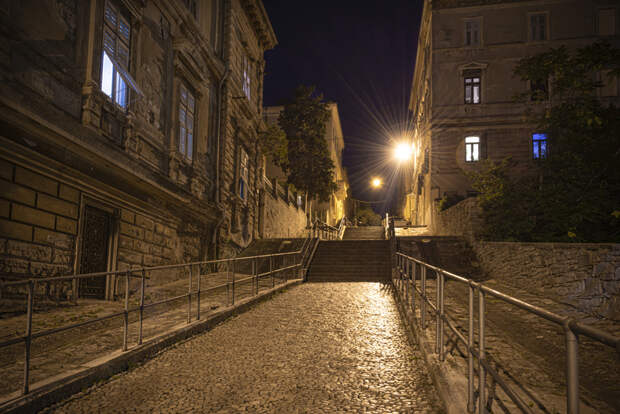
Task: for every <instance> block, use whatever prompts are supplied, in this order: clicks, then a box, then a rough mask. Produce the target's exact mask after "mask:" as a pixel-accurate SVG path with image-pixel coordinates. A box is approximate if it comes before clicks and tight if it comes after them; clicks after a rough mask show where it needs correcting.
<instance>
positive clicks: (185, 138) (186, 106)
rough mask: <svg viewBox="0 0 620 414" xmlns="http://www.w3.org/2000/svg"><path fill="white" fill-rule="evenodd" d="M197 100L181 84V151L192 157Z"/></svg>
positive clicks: (188, 157)
mask: <svg viewBox="0 0 620 414" xmlns="http://www.w3.org/2000/svg"><path fill="white" fill-rule="evenodd" d="M195 108H196V100H195V99H194V95H192V93H191V92H190V91H189V90H187V88H186V87H185V85H183V84H181V89H180V97H179V152H180V153H181V154H183V155H184V156H185V157H186V158H187V159H190V160H191V159H192V156H193V151H194V119H195Z"/></svg>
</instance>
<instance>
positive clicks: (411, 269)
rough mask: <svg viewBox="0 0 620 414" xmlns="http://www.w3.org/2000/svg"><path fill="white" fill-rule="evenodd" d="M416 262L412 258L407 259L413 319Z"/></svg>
mask: <svg viewBox="0 0 620 414" xmlns="http://www.w3.org/2000/svg"><path fill="white" fill-rule="evenodd" d="M416 267H417V266H416V263H415V262H414V261H412V260H410V261H409V274H410V275H411V312H412V314H413V318H414V319H415V279H416V273H417V268H416Z"/></svg>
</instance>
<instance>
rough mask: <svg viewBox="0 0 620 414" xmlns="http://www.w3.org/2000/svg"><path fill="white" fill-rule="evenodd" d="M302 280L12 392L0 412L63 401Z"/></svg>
mask: <svg viewBox="0 0 620 414" xmlns="http://www.w3.org/2000/svg"><path fill="white" fill-rule="evenodd" d="M301 283H303V280H302V279H294V280H289V281H287V282H285V283H283V284H281V285H279V286H276V287H274V288H271V289H269V290H266V291H264V292H261V293H259V294H258V296H252V297H250V298H245V299H242V300H240V301H238V302H237V303H236V304H235V305H234V306H228V307H225V308H223V309H221V310H219V311H217V312H216V313H214V314H211V315H209V316H208V317H207V318H206V319H201V320H199V321H193V322H191V323H190V324H185V323H182V324H179V325H176V326H175V327H174V328H172V329H170V330H168V331H167V332H164V333H162V334H160V335H158V336H156V337H154V338H151V339H149V340H148V341H144V342H143V343H142V345H137V346H134V347H133V348H130V349H129V350H127V351H126V352H123V351H120V350H118V351H115V352H112V353H110V354H107V355H104V356H102V357H99V358H96V359H94V360H92V361H89V362H87V363H85V364H83V366H84V368H81V369H74V370H71V371H68V372H65V373H62V374H59V375H56V376H53V377H50V378H47V379H44V380H41V381H38V382H36V383H34V384H31V385H30V389H31V391H30V393H29V394H26V395H16V394H18V393H19V394H21V392H16V393H13V394H11V395H10V396H9V397H8V399H5V400H2V401H0V413H2V414H4V413H11V414H12V413H33V412H38V411H40V410H42V409H43V408H46V407H48V406H50V405H52V404H55V403H57V402H60V401H62V400H64V399H66V398H68V397H70V396H72V395H74V394H76V393H78V392H80V391H83V390H85V389H86V388H89V387H91V386H92V385H94V384H96V383H98V382H100V381H105V380H107V379H109V378H110V377H112V376H113V375H116V374H118V373H120V372H123V371H127V370H128V369H129V367H130V366H135V365H136V364H139V363H142V362H145V361H147V360H148V359H150V358H153V357H155V356H156V355H157V354H158V353H159V352H162V351H164V350H165V349H166V348H168V347H170V346H172V345H175V344H177V343H178V342H181V341H184V340H187V339H190V338H191V337H193V336H196V335H198V334H201V333H203V332H206V331H209V330H211V329H213V328H214V327H215V326H216V325H219V324H220V323H222V322H224V321H225V320H226V319H228V318H230V317H232V316H235V315H237V314H240V313H243V312H246V311H248V310H250V309H251V308H252V306H254V305H256V304H258V303H260V302H263V301H266V300H268V299H270V298H271V297H272V296H273V295H275V294H276V293H279V292H282V291H284V290H286V289H288V288H291V287H293V286H296V285H299V284H301Z"/></svg>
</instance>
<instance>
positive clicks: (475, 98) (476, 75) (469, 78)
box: [463, 70, 481, 104]
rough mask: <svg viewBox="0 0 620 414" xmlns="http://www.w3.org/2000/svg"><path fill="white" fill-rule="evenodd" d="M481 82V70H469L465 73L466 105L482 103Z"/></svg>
mask: <svg viewBox="0 0 620 414" xmlns="http://www.w3.org/2000/svg"><path fill="white" fill-rule="evenodd" d="M480 80H481V74H480V70H468V71H465V72H464V73H463V82H464V85H465V103H466V104H479V103H480Z"/></svg>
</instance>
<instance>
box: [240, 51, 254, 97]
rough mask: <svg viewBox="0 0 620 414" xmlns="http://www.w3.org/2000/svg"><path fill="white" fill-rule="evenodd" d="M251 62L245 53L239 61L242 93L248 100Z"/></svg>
mask: <svg viewBox="0 0 620 414" xmlns="http://www.w3.org/2000/svg"><path fill="white" fill-rule="evenodd" d="M251 71H252V62H250V58H249V57H248V56H247V54H244V55H243V61H242V63H241V86H242V89H243V93H244V95H245V97H246V98H248V101H252V75H251Z"/></svg>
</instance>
